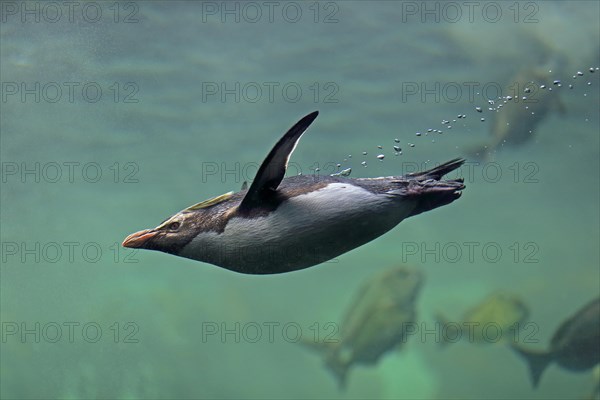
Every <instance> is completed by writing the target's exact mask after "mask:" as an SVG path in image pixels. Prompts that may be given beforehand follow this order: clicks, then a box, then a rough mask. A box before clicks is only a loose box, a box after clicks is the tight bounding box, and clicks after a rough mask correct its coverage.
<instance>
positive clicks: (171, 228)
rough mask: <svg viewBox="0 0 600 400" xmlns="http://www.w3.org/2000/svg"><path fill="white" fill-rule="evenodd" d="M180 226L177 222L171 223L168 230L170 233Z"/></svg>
mask: <svg viewBox="0 0 600 400" xmlns="http://www.w3.org/2000/svg"><path fill="white" fill-rule="evenodd" d="M180 226H181V224H180V223H179V222H177V221H176V222H171V223H170V224H169V226H168V228H169V230H171V231H176V230H177V229H179V227H180Z"/></svg>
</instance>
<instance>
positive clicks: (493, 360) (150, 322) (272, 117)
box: [0, 1, 600, 399]
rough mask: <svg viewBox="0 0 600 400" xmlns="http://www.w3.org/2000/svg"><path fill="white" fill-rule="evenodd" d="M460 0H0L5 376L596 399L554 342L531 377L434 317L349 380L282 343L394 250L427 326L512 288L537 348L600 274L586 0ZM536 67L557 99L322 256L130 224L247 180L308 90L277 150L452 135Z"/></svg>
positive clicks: (6, 391) (452, 145)
mask: <svg viewBox="0 0 600 400" xmlns="http://www.w3.org/2000/svg"><path fill="white" fill-rule="evenodd" d="M472 3H473V6H472V8H469V7H467V6H466V5H464V4H463V3H454V2H451V3H445V2H393V1H382V2H366V1H335V2H292V3H286V2H272V3H268V2H251V3H245V2H192V1H185V2H184V1H182V2H159V1H134V2H86V3H82V4H81V5H79V6H74V7H75V8H73V9H70V8H69V7H68V6H65V5H64V4H62V3H60V2H59V3H52V4H54V5H50V6H48V3H45V2H23V3H21V2H3V3H2V10H1V11H2V14H1V16H0V18H1V28H0V29H1V30H0V34H1V39H0V68H1V69H0V75H1V76H0V80H1V82H2V99H1V102H0V107H1V110H0V134H1V138H0V145H1V152H0V155H1V163H2V182H1V183H2V185H1V195H0V201H1V203H0V205H1V208H0V221H1V231H0V232H1V244H2V260H1V261H2V266H1V269H0V272H1V275H0V290H1V292H0V301H1V303H0V319H1V322H2V341H1V343H0V346H1V357H0V368H1V369H0V373H1V381H0V396H1V397H2V398H6V399H17V398H27V399H33V398H36V399H39V398H44V399H46V398H48V399H49V398H61V399H65V398H66V399H70V398H73V399H80V398H141V399H158V398H223V399H233V398H236V399H247V398H307V399H310V398H373V399H375V398H393V399H403V398H410V399H415V398H423V399H449V398H461V399H464V398H472V399H483V398H494V399H498V398H506V399H508V398H519V399H525V398H527V399H548V398H556V399H566V398H569V399H582V398H586V396H588V395H589V392H591V391H592V389H593V387H594V385H595V384H596V382H597V381H596V380H597V379H600V378H597V377H596V378H594V376H593V375H594V373H593V372H591V371H587V372H585V373H580V374H577V373H571V372H568V371H565V370H563V369H560V368H559V367H557V366H556V365H553V366H550V367H549V368H548V370H547V371H546V372H545V374H544V376H543V378H542V382H541V384H540V386H539V388H537V389H533V388H532V387H531V384H530V381H529V372H528V370H527V366H526V364H525V363H524V362H523V360H521V359H519V358H518V357H517V356H516V355H515V354H514V353H513V352H511V351H509V350H508V349H507V347H506V345H504V344H502V343H497V344H473V343H467V342H466V341H463V342H460V343H456V344H453V345H452V346H450V347H448V348H445V349H441V348H440V346H439V343H438V342H439V337H436V334H435V333H430V334H424V333H425V332H418V333H416V334H414V335H413V336H412V337H411V338H410V339H409V340H408V341H407V343H406V344H404V345H403V346H401V349H399V350H398V351H391V352H389V353H388V354H386V355H385V356H384V357H383V358H382V359H381V360H380V362H379V363H378V364H377V365H375V366H357V367H355V368H353V369H352V370H351V372H350V375H349V378H348V385H347V388H346V389H345V390H344V391H341V390H339V389H338V386H337V384H336V382H335V380H334V379H333V377H332V376H331V374H330V372H329V371H328V370H327V369H326V368H325V367H324V366H323V361H322V358H321V357H319V356H318V355H317V354H315V353H313V352H309V351H307V350H306V349H305V348H303V347H301V346H300V345H298V343H296V342H297V339H298V337H299V336H302V337H313V335H315V334H318V335H320V336H325V335H328V334H330V333H331V332H332V329H330V328H331V327H332V326H334V327H335V326H338V325H337V324H339V323H340V322H341V319H342V318H343V316H344V313H345V312H346V311H347V309H348V306H349V305H350V304H351V301H352V299H353V298H354V297H355V294H356V291H357V289H358V288H359V287H360V286H361V285H362V284H363V283H364V282H365V281H366V280H368V279H369V278H370V277H371V276H373V274H375V273H378V272H380V271H383V270H385V269H387V268H391V267H394V266H399V265H409V266H411V267H414V268H418V269H420V270H422V271H423V273H424V277H425V282H424V284H423V287H422V289H421V291H420V293H419V296H418V298H417V301H416V309H417V320H418V322H419V324H421V323H423V324H424V325H419V326H420V327H427V328H428V329H430V330H431V331H433V332H435V331H436V330H435V328H434V326H435V319H434V318H435V315H436V313H438V312H443V313H445V314H446V315H448V317H450V318H452V319H455V320H457V319H459V318H460V317H461V315H463V313H464V312H465V311H466V310H468V309H469V308H471V307H472V306H473V305H475V304H477V303H478V302H479V301H481V299H482V298H484V297H485V296H487V295H488V294H489V293H492V292H494V291H497V290H503V291H510V292H511V293H514V294H515V295H516V296H518V297H519V298H520V299H521V300H522V301H523V302H524V303H526V304H527V306H528V307H529V309H530V315H529V318H528V321H529V322H531V323H532V324H533V325H531V326H533V327H534V328H532V329H533V330H530V331H528V334H530V336H528V339H530V340H529V341H528V342H527V343H525V345H527V346H529V347H531V348H538V349H545V348H547V347H548V342H549V340H550V338H551V337H552V335H553V333H554V331H555V330H556V328H557V326H558V325H559V324H560V323H561V322H562V321H563V320H565V319H566V318H567V317H568V316H569V315H571V314H572V313H573V312H575V311H576V310H577V309H578V308H580V307H581V306H582V305H583V304H585V303H587V302H588V301H589V300H591V299H592V298H594V297H596V296H598V295H599V293H600V269H599V265H600V253H599V246H598V243H599V241H600V215H599V198H600V193H599V189H600V183H599V170H600V161H599V160H600V158H599V155H600V139H599V138H600V135H599V132H600V126H599V114H598V109H599V97H600V96H599V87H600V86H599V84H600V82H599V79H598V76H599V75H600V71H598V70H597V69H595V70H594V68H595V67H597V66H598V65H599V64H600V60H599V57H600V51H599V48H600V17H599V16H600V7H599V4H600V3H598V2H597V1H568V2H566V1H565V2H559V1H535V2H472ZM449 4H450V5H449ZM556 65H559V66H560V67H554V66H556ZM546 66H549V67H547V68H548V71H550V70H552V68H555V69H554V70H552V72H550V76H551V77H552V79H556V80H560V81H561V85H560V86H559V85H558V84H557V85H554V87H553V89H554V91H555V93H554V94H555V95H556V96H560V101H561V103H562V104H563V105H564V109H565V111H564V112H558V111H551V112H549V114H548V115H547V116H545V117H544V118H543V119H542V120H540V121H539V124H538V125H537V127H536V129H535V132H534V135H533V138H532V139H531V140H529V141H527V142H526V143H523V144H522V145H520V146H514V147H510V148H509V147H506V148H502V149H500V150H499V151H498V152H497V153H496V154H495V155H494V159H493V161H492V162H488V163H487V164H486V163H484V162H477V161H476V160H471V159H469V158H467V166H468V168H467V167H463V168H462V169H461V171H460V173H461V174H462V176H464V177H465V183H466V185H467V187H466V189H465V190H464V192H463V196H462V197H461V198H460V199H459V200H457V201H456V202H454V203H453V204H451V205H448V206H445V207H441V208H439V209H436V210H434V211H432V212H430V213H426V214H423V215H419V216H417V217H415V218H410V219H408V220H406V221H404V222H402V223H401V224H400V225H399V226H397V227H396V228H395V229H393V230H392V231H390V232H389V233H387V234H386V235H384V236H382V237H380V238H378V239H376V240H374V241H373V242H371V243H368V244H366V245H364V246H362V247H360V248H357V249H355V250H353V251H351V252H349V253H346V254H344V255H342V256H340V257H337V258H336V259H334V260H332V261H330V262H327V263H324V264H321V265H318V266H315V267H312V268H308V269H305V270H302V271H297V272H293V273H288V274H281V275H272V276H248V275H242V274H237V273H233V272H230V271H228V270H224V269H221V268H218V267H215V266H212V265H209V264H204V263H199V262H196V261H192V260H187V259H184V258H178V257H174V256H170V255H167V254H163V253H157V252H149V251H134V250H131V249H125V248H122V247H121V241H122V240H123V238H124V237H125V236H126V235H128V234H130V233H132V232H134V231H137V230H140V229H144V228H149V227H153V226H156V225H158V224H159V223H160V222H161V221H163V220H164V219H165V218H166V217H168V216H170V215H172V214H174V213H175V212H177V211H179V210H181V209H183V208H185V207H187V206H189V205H191V204H194V203H196V202H198V201H201V200H204V199H207V198H210V197H213V196H216V195H219V194H222V193H225V192H228V191H231V190H233V191H237V190H239V189H240V187H241V185H242V183H243V181H251V180H252V178H253V176H254V173H255V172H256V169H257V166H258V165H259V163H260V162H261V161H262V160H263V158H264V157H265V155H266V154H267V152H268V151H269V150H270V149H271V147H272V146H273V144H274V143H275V142H276V141H277V140H278V139H279V137H280V135H282V134H283V133H284V132H285V131H286V130H287V129H288V128H289V127H290V126H291V125H292V124H293V123H294V122H296V121H297V120H298V119H299V118H300V117H302V116H303V115H305V114H308V113H309V112H311V111H313V110H319V111H320V115H319V117H318V119H317V120H316V121H315V122H314V124H313V125H312V126H311V128H310V129H309V131H308V132H307V134H305V135H304V137H303V139H302V141H301V142H300V143H299V145H298V147H297V148H296V151H295V153H294V154H293V156H292V159H291V166H290V168H289V169H288V175H290V174H295V173H300V172H301V173H303V174H312V173H321V174H328V173H332V172H336V171H337V170H338V167H337V164H338V163H339V164H340V168H342V169H343V168H348V167H351V168H352V175H351V176H352V177H377V176H389V175H401V174H405V173H408V172H414V171H415V170H417V169H418V170H420V169H425V168H428V167H430V166H434V165H435V164H437V163H440V162H444V161H447V160H449V159H452V158H454V157H459V156H465V154H466V153H467V150H466V149H468V148H469V147H471V146H474V145H477V144H481V143H483V142H485V141H486V140H489V136H490V134H489V131H490V123H491V118H492V114H493V113H494V112H496V111H494V110H489V108H493V107H492V106H491V103H488V99H489V98H492V99H493V98H494V97H497V96H498V94H497V93H496V89H498V88H502V89H505V88H506V87H510V82H511V78H512V77H513V76H515V75H516V74H517V73H518V72H519V70H521V69H523V68H531V67H543V68H546ZM590 67H591V68H592V71H594V72H590ZM578 71H581V72H582V73H583V74H582V75H581V76H578V75H577V72H578ZM573 76H576V78H575V79H574V78H573ZM568 84H573V88H572V89H569V88H568V87H567V86H568ZM488 89H489V91H488ZM487 93H491V94H490V95H489V96H488V97H486V94H487ZM519 93H521V90H520V88H517V90H516V94H515V93H510V94H511V95H513V96H517V97H518V96H520V94H519ZM502 95H504V96H506V93H503V94H502ZM494 106H495V105H494ZM476 107H481V108H482V112H481V113H479V112H478V111H476ZM463 114H464V115H465V118H464V119H463V118H460V119H458V120H457V122H454V121H452V120H455V119H456V118H457V115H463ZM482 118H483V120H482ZM532 118H533V117H532ZM445 120H447V121H450V122H449V123H444V124H443V123H442V121H445ZM447 125H451V126H452V128H451V129H447V127H446V126H447ZM428 129H440V130H443V133H441V134H440V133H436V132H435V131H433V132H430V133H429V134H428V135H425V133H426V132H427V130H428ZM417 132H418V133H421V135H420V136H417V135H416V133H417ZM396 138H397V139H399V141H400V146H401V147H402V150H403V151H402V154H401V155H394V151H393V150H392V146H393V145H396V143H395V141H394V139H396ZM410 144H413V145H414V147H413V146H411V145H410ZM377 146H382V149H379V148H378V147H377ZM363 152H367V155H363V154H362V153H363ZM378 154H384V155H385V159H383V160H378V159H377V158H376V156H377V155H378ZM349 155H352V157H351V158H350V157H349ZM363 161H366V167H365V166H362V165H361V163H362V162H363ZM317 168H318V169H319V170H318V171H317V170H316V169H317ZM452 176H453V177H455V176H456V174H454V175H452ZM470 249H472V251H470ZM331 323H333V325H331ZM328 324H329V325H328ZM504 334H505V335H508V334H509V333H508V332H504ZM510 334H511V335H512V333H510ZM521 339H523V338H521ZM523 340H524V339H523Z"/></svg>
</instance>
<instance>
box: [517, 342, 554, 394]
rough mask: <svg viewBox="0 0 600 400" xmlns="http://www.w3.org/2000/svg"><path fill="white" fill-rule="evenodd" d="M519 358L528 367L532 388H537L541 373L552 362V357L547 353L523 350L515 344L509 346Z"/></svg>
mask: <svg viewBox="0 0 600 400" xmlns="http://www.w3.org/2000/svg"><path fill="white" fill-rule="evenodd" d="M510 347H511V349H513V350H514V351H515V352H516V353H517V354H518V355H519V356H521V357H522V358H524V359H525V361H526V362H527V365H528V366H529V376H530V377H531V383H532V385H533V387H534V388H537V387H538V385H539V383H540V379H541V377H542V373H543V372H544V370H545V369H546V368H547V367H548V365H549V364H550V363H551V362H552V361H553V355H552V353H549V352H542V351H535V350H529V349H525V348H523V347H520V346H518V345H516V344H513V345H511V346H510Z"/></svg>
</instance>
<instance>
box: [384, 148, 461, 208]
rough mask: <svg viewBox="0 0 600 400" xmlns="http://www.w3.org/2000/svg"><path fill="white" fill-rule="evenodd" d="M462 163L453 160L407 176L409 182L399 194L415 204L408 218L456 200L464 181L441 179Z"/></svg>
mask: <svg viewBox="0 0 600 400" xmlns="http://www.w3.org/2000/svg"><path fill="white" fill-rule="evenodd" d="M464 162H465V160H464V159H463V158H455V159H454V160H450V161H448V162H446V163H444V164H441V165H439V166H437V167H435V168H432V169H429V170H427V171H423V172H417V173H413V174H409V175H407V176H406V177H407V178H409V179H410V181H409V183H408V185H407V187H406V188H405V189H403V190H402V191H401V194H403V195H406V196H410V197H413V198H414V199H415V200H416V202H417V205H416V207H415V208H414V209H413V211H412V212H411V214H410V215H409V216H411V217H412V216H414V215H418V214H421V213H423V212H425V211H430V210H433V209H434V208H438V207H441V206H444V205H446V204H450V203H452V202H453V201H454V200H456V199H458V198H459V197H460V195H461V190H463V189H464V188H465V184H464V179H463V178H458V179H449V180H443V179H442V178H443V176H444V175H446V174H448V173H450V172H452V171H454V170H455V169H458V168H459V167H460V166H461V165H463V164H464ZM390 193H391V192H390Z"/></svg>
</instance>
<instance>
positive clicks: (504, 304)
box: [436, 292, 529, 345]
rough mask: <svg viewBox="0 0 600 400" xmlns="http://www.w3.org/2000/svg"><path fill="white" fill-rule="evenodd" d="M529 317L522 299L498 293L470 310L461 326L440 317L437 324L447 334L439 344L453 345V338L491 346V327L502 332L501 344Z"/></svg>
mask: <svg viewBox="0 0 600 400" xmlns="http://www.w3.org/2000/svg"><path fill="white" fill-rule="evenodd" d="M528 316H529V309H528V308H527V306H526V305H525V303H523V301H521V299H519V298H518V297H516V296H514V295H512V294H509V293H504V292H496V293H493V294H491V295H490V296H488V297H486V298H485V299H484V300H483V301H482V302H481V303H479V304H477V305H476V306H474V307H473V308H471V309H470V310H468V311H467V312H466V313H465V314H464V315H463V317H462V321H461V322H459V323H451V322H450V320H448V319H447V318H445V317H444V316H442V315H441V314H438V315H437V316H436V320H437V322H439V323H440V324H441V325H442V326H443V327H444V329H443V330H442V331H443V332H445V334H444V335H442V336H441V341H440V344H442V345H446V344H448V343H454V340H450V339H453V338H468V339H469V341H472V342H474V343H490V342H491V339H490V338H489V337H488V336H489V335H488V334H486V331H485V330H486V329H487V327H489V326H490V325H493V326H494V327H496V328H499V330H498V332H503V333H501V336H500V338H499V340H498V342H502V341H503V340H504V339H506V338H507V337H509V336H510V335H508V334H506V332H509V331H514V330H516V329H518V328H519V326H520V325H521V324H522V323H523V322H524V321H525V319H526V318H527V317H528ZM459 330H460V331H459ZM465 331H466V332H465Z"/></svg>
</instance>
